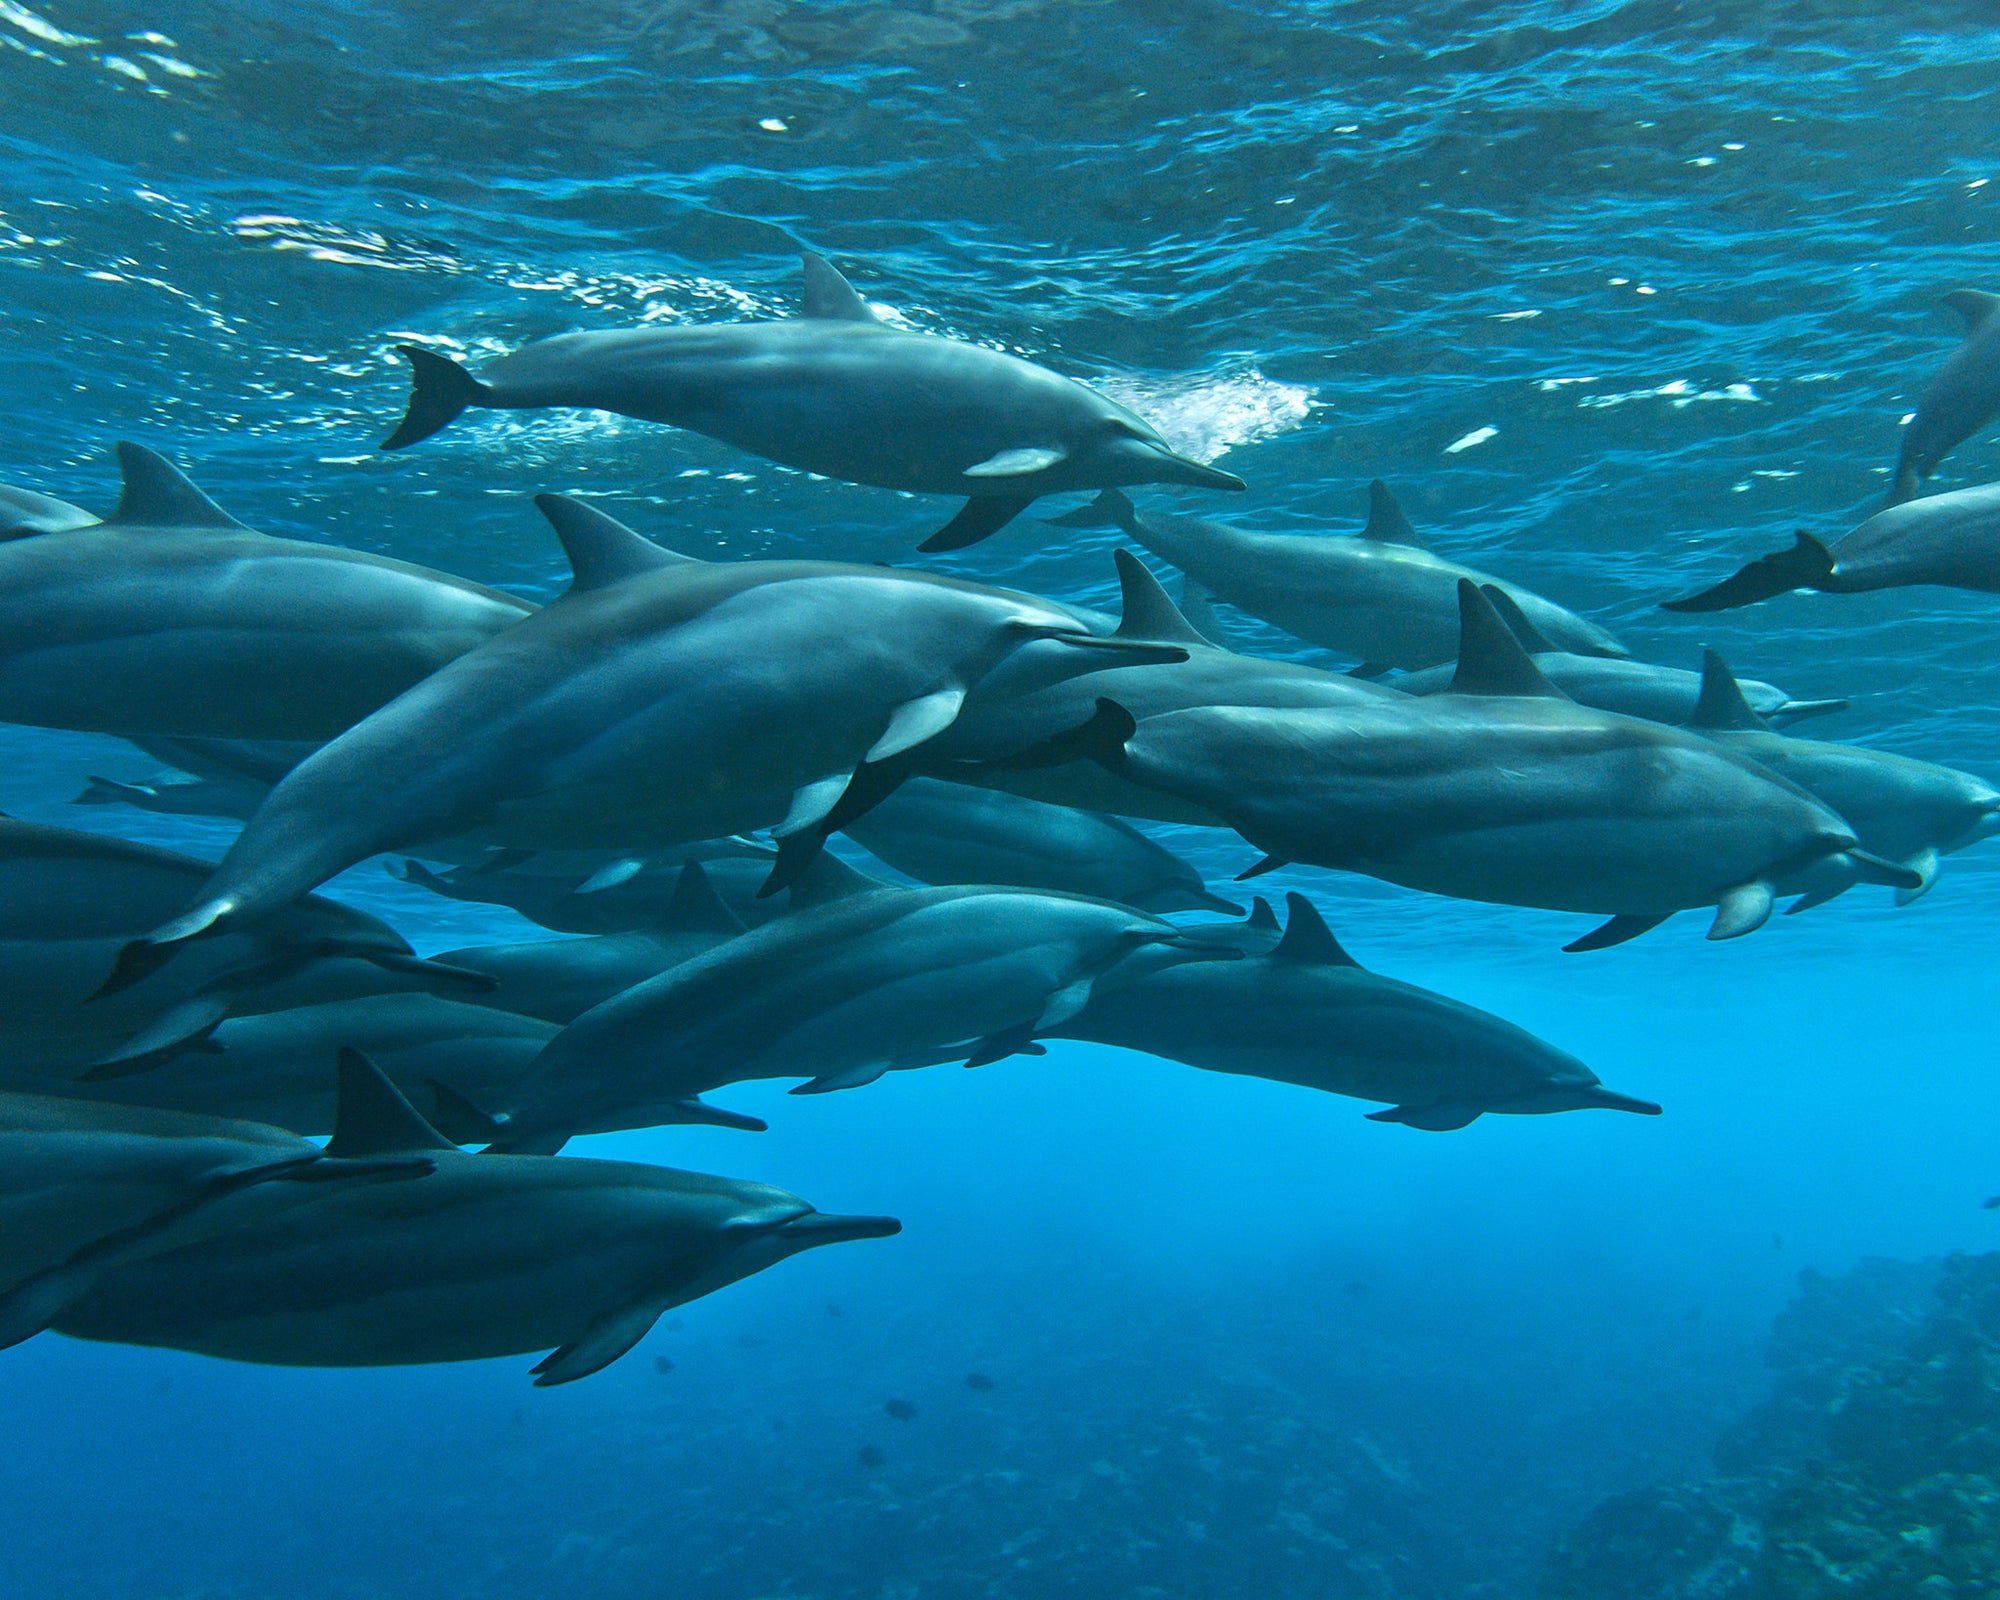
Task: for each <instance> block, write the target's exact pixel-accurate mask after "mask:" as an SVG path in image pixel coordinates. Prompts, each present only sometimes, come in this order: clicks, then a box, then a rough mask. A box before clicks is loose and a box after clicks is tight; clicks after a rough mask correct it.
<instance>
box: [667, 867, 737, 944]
mask: <svg viewBox="0 0 2000 1600" xmlns="http://www.w3.org/2000/svg"><path fill="white" fill-rule="evenodd" d="M659 926H660V927H662V928H670V929H672V930H673V931H674V932H676V933H726V934H732V935H733V934H738V933H742V932H744V931H745V929H744V926H743V919H742V918H741V917H739V916H737V914H736V913H735V912H733V911H731V910H730V909H729V906H728V904H727V903H726V902H725V901H724V900H723V898H722V896H721V895H719V894H717V893H716V892H715V885H714V883H712V882H711V881H710V880H709V876H708V873H707V871H706V870H704V868H703V867H702V864H701V863H700V862H699V861H690V862H689V863H688V864H687V865H686V866H684V867H682V868H681V875H680V877H679V878H677V879H676V880H675V881H674V893H673V898H672V899H670V900H668V902H667V909H666V911H665V912H664V913H662V915H661V917H660V921H659Z"/></svg>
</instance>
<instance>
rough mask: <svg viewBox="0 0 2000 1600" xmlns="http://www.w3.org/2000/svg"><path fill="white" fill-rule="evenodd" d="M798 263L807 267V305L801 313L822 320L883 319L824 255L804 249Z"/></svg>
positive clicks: (862, 320) (863, 320) (855, 320)
mask: <svg viewBox="0 0 2000 1600" xmlns="http://www.w3.org/2000/svg"><path fill="white" fill-rule="evenodd" d="M799 265H800V266H801V267H803V268H804V269H805V305H804V306H803V307H802V308H801V310H800V312H799V314H800V315H801V316H805V317H811V318H813V319H815V320H816V321H821V322H880V321H881V320H882V319H881V318H880V317H878V316H876V315H875V313H874V312H873V311H872V310H870V309H869V305H868V302H867V301H866V300H864V299H862V298H861V295H860V293H859V291H857V290H856V289H855V287H854V285H853V284H851V283H849V282H848V281H847V279H846V278H845V277H843V276H842V275H841V272H840V269H839V268H838V267H836V266H835V265H834V264H833V263H832V262H831V261H829V260H827V259H826V257H824V256H816V255H814V254H813V253H812V252H811V251H809V250H808V251H804V252H802V253H801V254H800V256H799Z"/></svg>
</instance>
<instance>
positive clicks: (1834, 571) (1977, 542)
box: [1660, 483, 2000, 611]
mask: <svg viewBox="0 0 2000 1600" xmlns="http://www.w3.org/2000/svg"><path fill="white" fill-rule="evenodd" d="M1793 539H1794V541H1795V542H1794V543H1793V545H1792V547H1791V549H1789V550H1779V551H1774V552H1773V553H1772V554H1770V555H1768V556H1760V557H1759V558H1758V559H1757V560H1755V561H1753V562H1751V563H1750V564H1749V565H1748V566H1746V567H1743V568H1742V569H1741V570H1739V571H1737V572H1734V573H1732V574H1731V575H1730V576H1729V577H1727V578H1724V579H1723V580H1722V582H1720V583H1718V584H1716V585H1715V586H1714V587H1712V588H1708V589H1704V590H1702V591H1701V592H1700V593H1699V594H1691V595H1686V596H1684V597H1683V598H1681V599H1679V600H1667V601H1663V602H1662V603H1661V606H1660V609H1661V610H1662V611H1728V610H1731V609H1733V608H1734V607H1736V606H1747V605H1752V604H1754V603H1755V602H1757V601H1759V600H1768V599H1770V598H1771V596H1773V595H1777V594H1785V593H1788V592H1789V591H1791V590H1793V589H1818V590H1820V591H1821V592H1823V593H1825V594H1861V593H1864V592H1866V591H1867V590H1870V589H1900V588H1905V587H1908V586H1910V585H1913V584H1924V583H1934V584H1937V585H1938V586H1939V587H1941V588H1947V589H1971V590H1973V591H1975V592H1977V593H1980V594H2000V483H1982V484H1980V485H1978V486H1977V487H1976V488H1971V489H1953V490H1951V491H1950V492H1949V493H1946V494H1933V495H1926V496H1925V497H1924V498H1923V499H1921V500H1905V501H1903V502H1902V503H1901V504H1899V505H1892V506H1888V507H1885V508H1884V509H1883V510H1881V511H1878V512H1876V513H1875V515H1874V516H1872V517H1870V518H1869V519H1868V520H1867V521H1866V522H1864V523H1862V524H1861V526H1859V527H1858V528H1856V529H1855V530H1854V531H1853V532H1852V533H1850V534H1848V535H1847V537H1846V538H1844V539H1841V540H1840V541H1839V542H1837V543H1836V544H1835V545H1833V547H1832V548H1831V549H1829V548H1828V547H1827V546H1826V545H1823V544H1821V543H1820V542H1819V540H1817V539H1815V538H1814V537H1813V536H1812V535H1811V534H1809V533H1807V532H1806V531H1805V529H1803V528H1801V529H1799V530H1798V532H1797V533H1796V534H1794V535H1793Z"/></svg>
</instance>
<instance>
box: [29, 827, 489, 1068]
mask: <svg viewBox="0 0 2000 1600" xmlns="http://www.w3.org/2000/svg"><path fill="white" fill-rule="evenodd" d="M214 870H215V868H214V865H213V863H211V862H207V861H199V860H196V859H195V858H193V857H191V856H183V855H176V854H174V853H173V852H171V851H167V850H159V849H155V848H154V847H152V846H151V845H143V844H135V843H132V842H131V841H129V840H125V839H114V838H108V837H106V836H104V835H101V834H94V833H79V832H76V831H74V830H72V829H69V828H51V827H44V826H42V825H40V824H38V823H30V822H18V821H15V820H13V819H11V818H6V819H0V1069H4V1070H5V1071H7V1072H8V1073H9V1074H10V1075H12V1076H13V1077H14V1078H15V1080H16V1081H17V1082H19V1081H21V1079H22V1075H24V1074H26V1075H27V1078H28V1081H35V1080H36V1079H37V1078H42V1079H46V1080H48V1081H66V1080H67V1079H68V1078H69V1077H70V1076H71V1075H73V1074H74V1073H75V1072H76V1071H78V1070H79V1069H82V1068H86V1067H88V1068H91V1069H92V1070H94V1071H99V1072H105V1073H111V1072H117V1071H121V1070H137V1069H139V1068H141V1067H144V1066H146V1065H149V1064H152V1063H154V1062H157V1061H160V1060H164V1059H166V1058H167V1057H168V1056H171V1055H172V1054H174V1053H175V1052H177V1051H180V1050H183V1049H188V1048H191V1047H194V1046H197V1045H199V1044H200V1042H201V1041H202V1040H203V1039H205V1038H206V1037H207V1036H208V1034H209V1033H210V1032H211V1031H212V1030H213V1029H214V1028H215V1027H216V1026H217V1024H219V1023H220V1022H221V1021H222V1020H223V1018H224V1017H227V1016H231V1015H242V1014H245V1013H249V1012H259V1011H265V1010H271V1009H279V1008H282V1007H284V1006H286V1005H289V1004H292V1003H294V1002H296V1001H298V1000H300V999H303V998H306V997H308V996H309V997H311V998H315V999H337V998H343V997H346V996H352V995H357V994H367V993H372V992H375V991H376V990H377V989H378V988H379V987H381V986H382V984H383V983H384V981H393V982H397V983H406V984H414V985H416V986H420V987H426V988H436V989H439V990H442V991H444V992H446V993H455V992H462V991H464V990H466V989H468V988H472V989H485V988H488V987H490V986H491V984H492V980H491V979H489V978H487V977H486V976H485V975H484V974H483V973H472V972H461V971H458V970H456V969H454V968H452V967H449V966H446V965H444V964H442V963H439V962H435V961H423V960H420V959H419V958H418V957H417V956H415V955H414V954H412V953H411V950H410V947H409V945H408V944H406V943H405V942H404V941H403V940H402V939H401V938H399V937H398V936H397V935H396V934H395V933H394V932H393V931H392V930H390V929H389V928H388V927H386V926H384V925H383V924H382V923H381V922H378V921H377V920H376V919H375V918H373V917H371V916H367V915H365V914H363V913H362V912H359V911H355V910H351V909H350V908H349V907H347V906H344V905H340V904H339V903H337V902H335V901H332V900H324V899H321V898H320V897H318V896H317V895H315V896H312V897H310V898H308V899H304V900H300V901H297V902H295V903H294V904H292V905H291V906H289V907H288V908H286V909H284V910H282V911H280V912H279V913H278V914H277V915H276V916H273V917H270V918H268V919H266V920H264V921H262V922H260V923H258V924H256V925H254V926H246V927H243V928H241V929H239V930H233V931H231V932H230V933H229V934H228V935H227V936H226V937H223V938H221V939H217V940H214V941H212V942H209V943H205V944H203V945H202V946H200V947H198V948H196V949H192V950H189V951H188V952H186V953H185V954H184V955H183V956H182V957H181V958H180V959H178V960H176V961H172V962H169V963H167V964H165V965H164V966H163V967H161V968H160V969H159V970H157V971H155V972H152V973H150V974H149V975H147V976H146V977H145V978H143V979H142V980H141V981H139V982H137V983H134V984H132V985H130V986H129V987H124V988H121V989H120V990H118V992H116V993H113V994H110V995H105V996H102V997H101V998H99V996H100V995H101V994H102V986H103V985H104V984H105V983H106V982H107V980H108V979H109V977H110V975H111V973H112V971H113V964H114V962H115V960H116V957H117V954H118V952H119V950H120V948H121V946H123V945H124V944H125V943H126V942H127V941H128V940H129V939H131V938H132V937H133V936H134V935H135V934H137V933H139V932H141V931H143V930H144V929H146V928H149V927H152V926H154V925H155V924H156V923H158V922H159V921H160V920H161V919H162V918H163V917H165V916H169V915H171V914H172V913H173V911H174V910H175V909H176V908H178V907H179V906H183V905H185V904H187V902H188V900H189V899H190V897H191V896H192V895H193V894H194V893H195V892H196V891H197V890H198V889H199V888H200V886H201V885H202V884H203V883H204V882H205V881H206V880H207V878H208V877H209V875H210V874H211V873H212V872H213V871H214Z"/></svg>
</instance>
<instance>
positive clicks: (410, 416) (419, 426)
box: [381, 344, 486, 450]
mask: <svg viewBox="0 0 2000 1600" xmlns="http://www.w3.org/2000/svg"><path fill="white" fill-rule="evenodd" d="M396 352H397V354H399V355H401V356H402V357H403V359H404V360H406V361H407V362H409V364H410V383H411V388H410V408H409V410H407V411H405V412H404V413H403V420H402V421H401V422H399V423H398V424H397V425H396V431H395V432H394V433H392V434H390V435H389V437H388V438H386V439H384V440H383V441H382V446H381V447H382V448H383V449H384V450H400V449H402V448H403V447H404V446H405V445H411V444H415V443H417V441H418V440H420V439H428V438H429V437H430V436H431V435H432V434H434V433H436V432H437V431H438V429H440V428H442V427H444V426H445V425H446V424H448V423H449V422H450V421H451V420H452V418H454V417H456V416H457V415H458V414H459V412H461V411H463V410H464V409H465V408H466V407H467V406H471V405H477V404H479V402H480V401H481V400H482V399H484V398H485V395H486V385H485V384H483V383H481V382H480V381H479V380H478V379H477V378H475V377H473V375H472V374H471V373H469V372H467V371H466V370H465V368H463V367H461V366H460V365H459V364H458V363H457V362H456V361H453V360H451V359H450V358H449V357H446V356H441V355H439V354H437V353H436V352H435V351H432V350H426V349H424V348H423V347H422V346H421V345H414V344H399V345H397V346H396Z"/></svg>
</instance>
